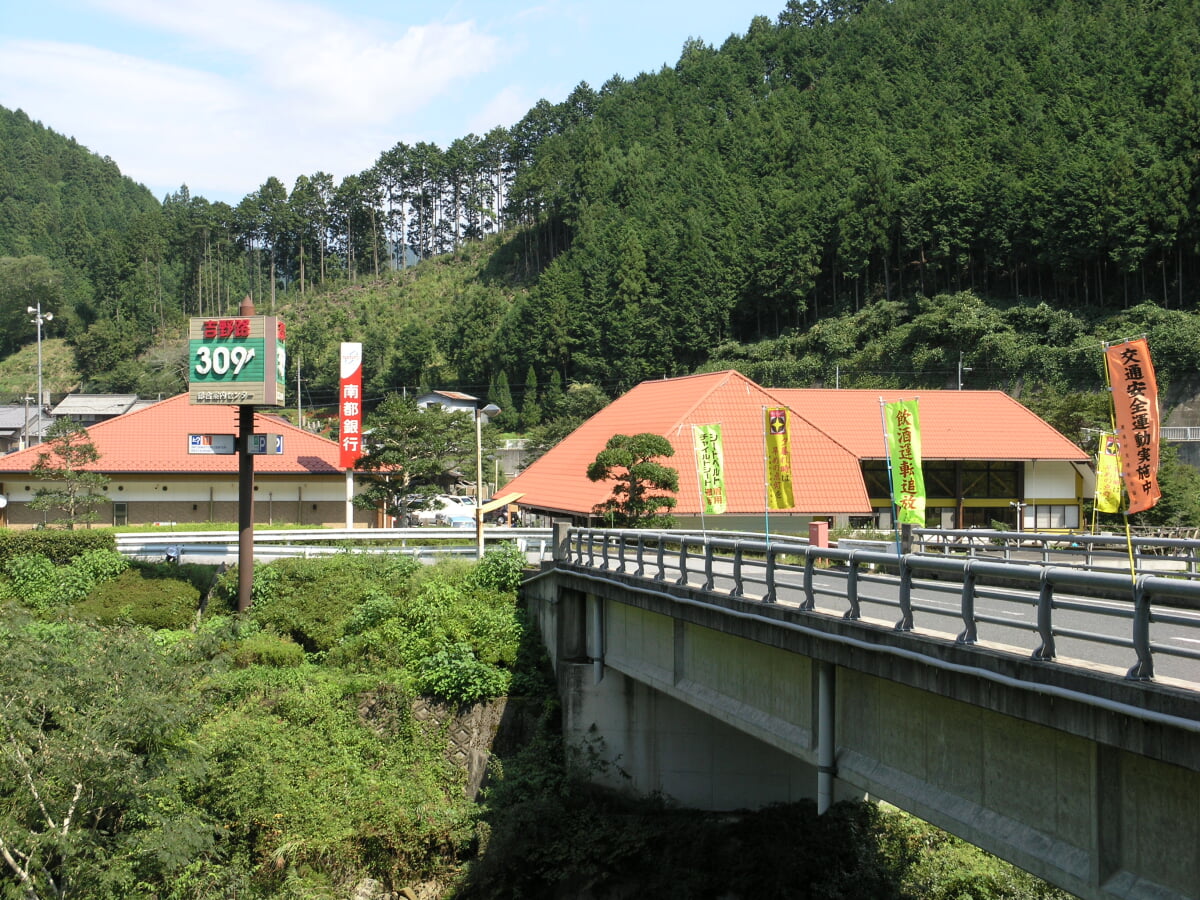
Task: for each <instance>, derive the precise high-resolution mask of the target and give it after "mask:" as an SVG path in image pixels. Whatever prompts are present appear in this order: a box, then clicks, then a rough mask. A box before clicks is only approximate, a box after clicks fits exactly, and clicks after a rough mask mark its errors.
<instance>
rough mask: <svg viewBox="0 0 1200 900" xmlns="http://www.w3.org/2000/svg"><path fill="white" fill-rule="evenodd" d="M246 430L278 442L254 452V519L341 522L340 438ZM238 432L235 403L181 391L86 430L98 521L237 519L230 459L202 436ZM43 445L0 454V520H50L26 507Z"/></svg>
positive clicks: (262, 426) (259, 421)
mask: <svg viewBox="0 0 1200 900" xmlns="http://www.w3.org/2000/svg"><path fill="white" fill-rule="evenodd" d="M254 431H255V433H256V434H269V435H279V436H280V441H279V442H278V443H281V444H282V452H281V453H273V452H268V453H264V454H260V455H257V456H256V457H255V460H254V491H255V493H254V518H255V522H256V523H258V524H272V523H292V524H296V525H300V526H308V527H317V526H330V527H344V526H345V525H346V515H347V497H348V493H349V491H350V490H351V487H350V486H348V483H347V482H348V479H347V475H346V473H345V472H344V471H343V470H342V469H340V468H339V462H340V460H339V452H338V445H337V444H336V443H335V442H334V441H330V440H327V439H326V438H323V437H320V436H319V435H315V434H312V433H310V432H307V431H304V430H303V429H301V428H297V427H295V426H294V425H291V424H289V423H287V422H285V421H284V420H283V419H281V418H278V417H275V416H271V415H267V414H262V413H256V414H255V416H254ZM237 432H238V408H237V407H235V406H205V405H197V404H191V403H189V402H188V395H187V394H180V395H179V396H177V397H172V398H171V399H169V400H163V401H161V402H159V403H155V404H152V405H150V406H146V407H144V408H142V409H136V410H134V411H133V412H128V413H126V414H124V415H120V416H116V417H115V418H111V419H107V420H105V421H103V422H98V423H96V424H95V425H92V426H90V427H88V439H89V440H90V441H91V443H92V444H93V445H94V446H95V447H96V449H97V450H98V451H99V454H100V459H99V461H98V462H97V463H96V464H95V465H93V466H89V467H88V468H89V469H90V470H93V471H97V472H100V473H102V474H104V475H106V476H108V478H109V479H110V481H109V484H108V487H107V490H106V494H107V497H108V499H109V503H108V504H107V505H105V506H102V507H100V510H99V516H98V518H97V521H96V524H97V525H150V524H154V523H173V524H176V525H187V524H198V523H203V522H237V521H238V457H237V455H236V454H232V455H223V454H216V453H214V452H212V451H213V450H214V449H217V447H214V442H213V441H211V440H208V439H209V438H211V437H212V436H216V435H236V434H237ZM193 435H195V436H196V439H194V438H193V437H192V436H193ZM215 443H216V444H217V445H219V444H220V443H221V439H217V440H216V442H215ZM276 446H277V444H276V443H275V442H273V444H272V446H271V447H270V449H272V450H274V449H276ZM46 450H47V447H46V446H45V445H41V446H33V447H30V448H28V449H25V450H21V451H19V452H16V453H11V454H9V455H7V456H4V457H0V494H2V495H3V496H4V498H5V499H6V500H7V503H6V504H5V506H4V508H3V509H0V524H2V525H5V526H11V527H14V528H29V527H35V526H37V525H39V524H41V523H43V522H46V521H53V520H54V519H55V518H57V517H58V514H56V513H55V512H54V511H50V512H45V513H44V512H41V511H39V510H33V509H30V508H29V505H28V504H29V501H30V500H31V499H32V497H33V495H34V493H35V492H36V491H37V489H38V482H37V481H36V480H35V479H33V478H32V477H31V476H30V470H31V469H32V468H33V466H34V465H35V464H36V463H37V459H38V455H39V454H40V453H42V452H45V451H46ZM352 515H353V518H354V522H355V525H356V526H366V525H369V524H371V523H373V522H374V521H375V513H374V512H373V511H370V510H358V509H354V510H353V511H352Z"/></svg>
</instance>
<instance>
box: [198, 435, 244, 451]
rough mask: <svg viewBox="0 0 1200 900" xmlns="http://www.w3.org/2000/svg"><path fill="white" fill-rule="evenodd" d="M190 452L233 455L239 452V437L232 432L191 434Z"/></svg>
mask: <svg viewBox="0 0 1200 900" xmlns="http://www.w3.org/2000/svg"><path fill="white" fill-rule="evenodd" d="M188 453H198V454H201V455H213V456H232V455H233V454H234V453H237V439H236V436H235V435H232V434H189V435H188Z"/></svg>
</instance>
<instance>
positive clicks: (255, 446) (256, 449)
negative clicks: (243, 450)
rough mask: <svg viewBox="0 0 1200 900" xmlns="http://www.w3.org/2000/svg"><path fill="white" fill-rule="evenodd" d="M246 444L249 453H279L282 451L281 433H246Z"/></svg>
mask: <svg viewBox="0 0 1200 900" xmlns="http://www.w3.org/2000/svg"><path fill="white" fill-rule="evenodd" d="M246 446H247V448H248V449H249V452H250V453H251V455H255V456H262V455H264V454H279V453H282V452H283V435H282V434H267V433H265V432H263V433H261V434H248V435H246Z"/></svg>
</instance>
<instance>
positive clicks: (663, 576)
mask: <svg viewBox="0 0 1200 900" xmlns="http://www.w3.org/2000/svg"><path fill="white" fill-rule="evenodd" d="M665 543H666V542H665V541H664V540H663V536H662V535H661V534H660V535H659V536H658V574H657V575H655V576H654V580H655V581H666V580H667V565H666V563H665V562H664V561H663V549H664V548H663V544H665Z"/></svg>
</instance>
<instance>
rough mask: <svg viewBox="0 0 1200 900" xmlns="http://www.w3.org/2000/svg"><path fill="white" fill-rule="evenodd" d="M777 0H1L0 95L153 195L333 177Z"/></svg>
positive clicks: (641, 67)
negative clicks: (388, 151) (397, 147)
mask: <svg viewBox="0 0 1200 900" xmlns="http://www.w3.org/2000/svg"><path fill="white" fill-rule="evenodd" d="M783 6H784V0H762V2H761V4H760V3H759V2H758V0H751V2H748V3H747V2H736V0H735V2H730V0H724V2H722V0H604V2H591V0H542V2H538V0H527V2H522V0H516V2H485V0H460V2H453V0H450V2H446V3H441V4H433V3H415V2H411V0H391V2H387V0H327V2H325V0H322V2H293V0H204V2H199V0H32V2H31V0H0V106H5V107H7V108H9V109H23V110H24V111H25V112H26V113H27V114H28V115H29V116H30V118H32V119H34V120H35V121H39V122H41V123H42V124H43V125H45V126H46V127H48V128H51V129H53V130H54V131H57V132H59V133H60V134H65V135H67V136H70V137H74V138H75V139H76V140H78V141H79V142H80V143H81V144H83V145H84V146H86V147H87V148H88V149H89V150H91V151H92V152H94V153H97V154H100V155H102V156H108V157H111V158H112V159H113V160H114V161H115V162H116V163H117V165H118V166H120V168H121V171H122V173H124V174H125V175H128V176H130V177H131V178H133V179H134V180H136V181H138V182H141V183H142V184H145V185H146V186H147V187H149V188H150V189H151V190H152V191H153V192H154V194H155V195H156V196H157V197H159V198H160V199H161V198H162V197H163V196H164V195H165V194H166V193H168V192H170V191H173V190H176V189H177V188H178V187H179V186H180V185H182V184H187V186H188V188H189V190H190V191H191V192H192V194H193V195H201V196H204V197H207V198H208V199H209V200H214V201H215V200H224V201H226V202H228V203H236V202H238V201H239V200H241V198H242V197H244V196H245V195H246V194H248V193H250V192H251V191H253V190H255V189H257V188H258V186H259V185H261V184H262V183H263V182H264V181H266V179H267V178H268V177H270V176H272V175H274V176H276V177H278V178H279V179H281V180H282V181H283V183H284V184H285V185H286V186H287V187H288V189H289V190H290V189H291V186H292V184H293V183H294V182H295V179H296V177H297V176H299V175H311V174H313V173H314V172H318V171H324V172H328V173H330V174H331V175H333V176H334V178H335V179H341V178H342V177H344V176H346V175H349V174H354V173H357V172H360V171H362V170H363V169H366V168H368V167H369V166H371V165H372V164H373V163H374V162H375V160H376V159H377V158H378V156H379V154H380V153H381V152H382V151H384V150H386V149H388V148H389V147H392V146H394V145H395V144H396V143H397V142H399V141H404V142H406V143H410V144H412V143H416V142H417V141H432V142H434V143H436V144H438V145H439V146H442V147H445V146H446V145H447V144H449V143H450V141H452V140H454V139H455V138H457V137H461V136H463V135H466V134H469V133H471V132H474V133H476V134H484V133H486V132H487V131H488V130H490V129H491V128H493V127H494V126H497V125H503V126H509V125H512V124H513V123H514V122H516V121H517V120H518V119H520V118H521V116H522V115H524V113H525V112H526V111H527V110H528V109H529V108H530V107H531V106H533V105H534V104H535V103H536V102H537V101H538V100H539V99H543V98H544V99H546V100H549V101H551V102H554V103H556V102H559V101H561V100H562V99H564V98H565V97H566V96H567V94H568V93H570V91H571V89H572V88H573V87H574V86H575V85H576V84H578V83H579V82H580V81H586V82H588V83H589V84H590V85H591V86H592V87H594V88H599V87H600V86H601V85H602V84H603V83H604V82H605V81H607V80H608V79H609V78H610V77H611V76H612V75H614V74H619V75H621V76H623V77H625V78H631V77H633V76H635V75H637V74H638V73H639V72H644V71H655V70H657V69H658V68H659V67H661V66H662V65H664V64H669V65H673V64H674V63H675V61H676V60H677V59H678V58H679V53H680V50H681V48H682V47H683V44H684V42H685V41H686V40H687V39H688V38H693V37H694V38H699V39H701V40H703V41H704V42H705V43H708V44H711V45H713V46H716V47H720V45H721V44H722V43H724V41H725V39H726V38H727V37H729V35H730V34H745V33H746V30H747V29H748V27H749V25H750V20H751V19H752V18H753V17H754V16H755V15H765V16H767V17H768V18H770V19H772V20H774V18H775V17H776V16H777V14H778V13H779V11H780V10H781V9H782V8H783Z"/></svg>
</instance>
